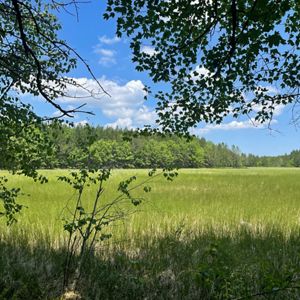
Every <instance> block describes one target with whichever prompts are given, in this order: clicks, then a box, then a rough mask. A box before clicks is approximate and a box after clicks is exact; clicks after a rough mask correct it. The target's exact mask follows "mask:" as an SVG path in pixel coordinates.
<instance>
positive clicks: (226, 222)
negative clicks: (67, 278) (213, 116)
mask: <svg viewBox="0 0 300 300" xmlns="http://www.w3.org/2000/svg"><path fill="white" fill-rule="evenodd" d="M67 172H68V171H66V170H54V171H42V173H44V174H45V175H47V176H48V178H49V183H47V184H44V185H40V184H37V183H33V182H32V181H31V180H30V179H27V178H24V177H14V176H10V175H8V176H9V177H10V178H9V179H10V184H11V185H12V186H20V187H21V188H22V190H23V192H24V195H22V197H21V198H20V199H19V202H21V203H22V204H25V205H27V206H28V209H24V210H23V212H22V214H21V215H20V216H19V217H18V219H19V221H18V223H17V224H16V225H14V226H13V227H12V228H9V229H8V228H6V227H5V225H4V222H3V223H1V225H0V228H1V232H2V234H1V240H0V257H1V258H0V278H4V279H3V280H2V281H1V280H0V295H1V286H2V294H3V295H6V296H7V295H10V294H11V295H13V294H14V293H15V295H17V297H21V298H20V299H26V297H25V298H22V296H20V295H19V294H22V293H23V294H24V295H25V294H26V291H28V293H29V294H30V290H32V289H34V287H36V289H35V292H36V295H37V297H40V298H41V299H54V298H59V295H60V294H61V291H60V282H61V281H60V279H61V278H60V277H61V264H62V262H63V257H64V255H65V253H64V251H65V248H64V235H63V232H62V218H63V217H67V215H68V214H67V211H66V210H65V209H64V207H65V206H66V204H67V202H72V201H74V194H73V191H72V189H70V188H69V187H68V186H67V185H65V184H63V183H61V182H58V181H57V176H59V175H63V174H66V173H67ZM179 173H180V175H179V177H178V178H176V179H175V181H173V182H166V181H165V180H163V179H162V178H159V179H156V180H155V181H154V182H152V184H151V186H152V192H151V193H149V194H144V193H143V191H142V190H138V191H136V193H137V194H143V196H144V197H145V201H144V203H143V204H142V205H141V207H140V208H139V209H140V211H139V212H138V213H136V214H135V215H133V216H132V217H130V218H128V219H126V220H124V222H123V223H119V224H116V226H114V227H113V228H112V229H111V230H112V233H113V238H112V239H111V240H110V241H109V242H106V243H102V244H101V245H100V246H99V248H97V252H96V253H94V255H93V256H91V258H90V261H89V263H88V265H87V267H86V270H85V274H84V277H83V279H82V285H81V295H82V297H83V298H84V299H100V298H101V299H112V298H114V299H143V298H147V299H169V298H173V299H174V298H175V299H234V298H238V297H241V296H246V295H250V294H256V293H261V294H264V296H263V295H260V296H259V295H257V296H256V297H267V298H268V299H298V298H299V297H300V293H299V292H298V291H299V290H298V288H297V287H296V285H297V284H298V277H299V275H300V271H299V270H300V261H299V253H300V252H299V251H300V239H299V237H300V231H299V222H300V170H298V169H260V168H255V169H241V170H232V169H223V170H214V169H213V170H207V169H201V170H181V171H180V172H179ZM132 175H137V176H138V178H139V180H142V179H143V178H145V176H146V171H145V170H115V171H113V176H112V178H111V180H110V181H109V182H108V184H107V186H106V191H105V198H104V200H103V201H107V200H108V199H109V198H110V197H112V195H114V194H115V193H116V188H117V184H118V183H119V182H120V181H121V180H124V179H125V178H127V177H129V176H132ZM92 198H93V190H89V191H87V192H86V194H85V199H86V201H89V199H92ZM22 270H23V271H24V272H25V273H24V274H26V276H27V277H28V276H29V278H27V277H26V276H25V277H24V276H23V275H21V273H22V272H23V271H22ZM18 282H19V283H18ZM17 283H18V284H17ZM11 285H17V288H14V289H13V290H16V291H17V293H19V294H16V292H13V291H12V290H11V289H10V287H11ZM5 293H6V294H5ZM9 293H10V294H9ZM6 296H5V297H6ZM3 297H4V296H3ZM7 297H8V296H7ZM0 299H1V296H0ZM16 299H18V298H16ZM36 299H38V298H36Z"/></svg>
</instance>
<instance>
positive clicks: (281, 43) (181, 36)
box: [104, 0, 300, 133]
mask: <svg viewBox="0 0 300 300" xmlns="http://www.w3.org/2000/svg"><path fill="white" fill-rule="evenodd" d="M104 17H105V18H106V19H109V18H114V17H115V18H116V20H117V29H116V32H117V35H118V36H122V35H123V34H124V35H128V36H130V37H131V44H130V46H131V49H132V52H133V61H134V62H135V63H136V64H137V66H136V69H137V70H138V71H146V72H148V73H149V75H150V76H151V78H152V79H153V81H154V82H168V83H170V88H169V90H167V91H161V92H158V93H157V94H156V95H155V97H156V99H157V112H158V116H159V117H158V120H157V123H158V125H160V127H161V128H162V130H163V131H165V132H169V131H172V132H179V133H182V132H187V131H188V130H189V128H191V127H193V126H196V125H197V123H198V122H200V121H205V122H215V123H220V122H222V120H223V119H224V117H226V116H227V115H232V116H233V117H238V116H239V115H247V116H249V117H252V118H254V119H255V120H256V121H257V122H270V121H271V119H272V116H273V114H274V110H275V108H276V106H277V105H286V104H288V103H295V104H296V103H297V100H298V99H299V83H300V72H299V69H300V59H299V50H300V31H299V28H300V4H299V1H298V0H281V1H277V0H259V1H258V0H231V1H225V0H212V1H190V0H182V1H166V0H125V1H124V0H109V1H108V5H107V11H106V13H105V14H104ZM144 45H148V47H149V46H151V47H153V51H151V53H149V51H144ZM270 87H272V89H270ZM274 89H275V91H274Z"/></svg>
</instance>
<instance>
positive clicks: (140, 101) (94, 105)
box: [58, 77, 156, 128]
mask: <svg viewBox="0 0 300 300" xmlns="http://www.w3.org/2000/svg"><path fill="white" fill-rule="evenodd" d="M73 80H75V81H76V82H77V83H78V84H79V85H80V86H82V87H83V88H80V87H75V86H71V85H70V86H68V87H67V92H68V95H70V96H69V97H62V98H59V99H58V102H59V103H61V104H65V105H68V106H71V105H72V106H74V107H76V106H78V105H80V104H81V103H87V108H90V109H92V110H93V111H94V112H95V113H96V114H97V111H98V112H99V111H101V112H102V114H103V115H104V116H105V117H107V118H109V119H112V122H110V123H108V124H107V126H110V127H117V126H118V127H123V128H124V127H127V128H134V127H142V126H143V125H152V124H154V122H155V119H156V113H155V111H154V110H152V109H150V108H149V107H147V106H146V105H145V104H144V96H145V95H146V92H145V90H144V88H145V86H144V84H143V83H142V82H141V81H140V80H131V81H128V82H127V83H125V84H120V83H118V82H115V81H112V80H108V79H106V78H105V77H102V78H99V79H98V81H99V83H100V84H101V86H102V87H103V88H104V89H105V91H107V92H108V93H109V95H110V96H108V95H105V94H104V93H103V92H102V91H101V90H100V91H99V85H98V83H97V82H96V81H95V80H93V79H87V78H73ZM91 94H93V95H94V96H91ZM71 95H73V97H72V96H71Z"/></svg>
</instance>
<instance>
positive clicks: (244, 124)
mask: <svg viewBox="0 0 300 300" xmlns="http://www.w3.org/2000/svg"><path fill="white" fill-rule="evenodd" d="M276 123H277V120H275V119H274V120H272V121H271V124H276ZM262 128H266V124H262V123H259V122H256V121H255V120H254V119H250V120H246V121H231V122H229V123H223V124H217V125H214V124H208V125H206V126H205V127H203V128H195V129H193V130H192V134H195V135H203V134H206V133H208V132H210V131H213V130H226V131H228V130H240V129H262Z"/></svg>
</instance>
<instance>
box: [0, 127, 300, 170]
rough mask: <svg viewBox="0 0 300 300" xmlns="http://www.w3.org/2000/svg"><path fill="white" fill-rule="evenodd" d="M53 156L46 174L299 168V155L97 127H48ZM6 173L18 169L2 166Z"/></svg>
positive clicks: (43, 157) (45, 159) (42, 156)
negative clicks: (259, 152)
mask: <svg viewBox="0 0 300 300" xmlns="http://www.w3.org/2000/svg"><path fill="white" fill-rule="evenodd" d="M40 134H43V135H44V138H47V139H48V140H49V143H50V144H51V149H52V150H51V151H50V152H49V151H48V152H47V153H35V154H36V155H34V154H33V152H34V151H32V155H31V156H33V158H31V160H32V161H33V162H34V161H35V158H36V159H38V160H39V161H40V165H41V166H42V167H43V168H49V169H51V168H81V167H91V168H224V167H225V168H226V167H227V168H242V167H299V166H300V150H295V151H292V152H291V153H290V154H285V155H281V156H274V157H272V156H256V155H253V154H248V155H246V154H244V153H242V152H241V151H240V149H239V148H238V147H237V146H232V147H229V146H227V145H226V144H224V143H219V144H214V143H212V142H210V141H207V140H206V139H204V138H197V137H194V138H192V139H190V140H187V139H186V138H184V137H179V136H176V135H170V136H160V135H153V134H152V135H136V134H135V132H134V131H130V130H126V129H113V128H104V127H100V126H98V127H92V126H76V127H72V126H67V125H58V126H57V124H56V125H54V124H52V125H47V126H45V127H44V130H43V132H41V133H40ZM0 168H1V169H17V168H18V165H14V166H8V165H7V160H1V158H0Z"/></svg>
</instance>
